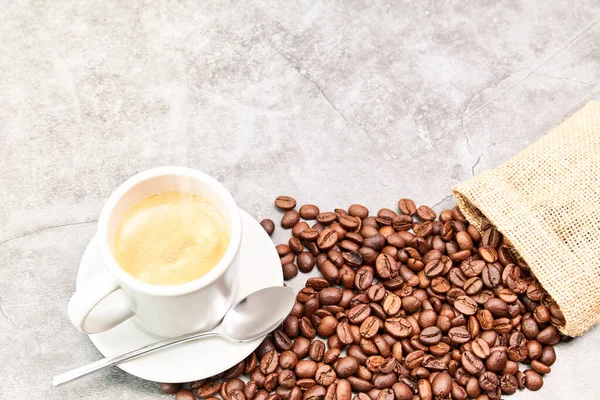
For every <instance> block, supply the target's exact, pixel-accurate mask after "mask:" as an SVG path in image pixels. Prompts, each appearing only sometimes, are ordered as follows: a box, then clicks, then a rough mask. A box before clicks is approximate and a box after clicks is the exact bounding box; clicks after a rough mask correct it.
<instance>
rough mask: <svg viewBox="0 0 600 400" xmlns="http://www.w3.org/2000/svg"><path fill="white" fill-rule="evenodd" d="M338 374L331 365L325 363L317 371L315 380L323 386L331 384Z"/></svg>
mask: <svg viewBox="0 0 600 400" xmlns="http://www.w3.org/2000/svg"><path fill="white" fill-rule="evenodd" d="M336 378H337V375H336V373H335V371H334V369H333V368H331V366H329V365H323V366H321V367H319V368H318V369H317V372H316V373H315V381H316V382H317V383H318V384H319V385H321V386H329V385H331V384H332V383H333V382H335V380H336Z"/></svg>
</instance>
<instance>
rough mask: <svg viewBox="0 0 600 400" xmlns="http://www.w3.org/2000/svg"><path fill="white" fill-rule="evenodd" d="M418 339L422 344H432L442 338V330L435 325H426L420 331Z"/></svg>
mask: <svg viewBox="0 0 600 400" xmlns="http://www.w3.org/2000/svg"><path fill="white" fill-rule="evenodd" d="M419 340H420V341H421V343H423V344H424V345H427V346H434V345H436V344H438V343H439V342H440V340H442V331H441V330H440V328H438V327H436V326H430V327H427V328H425V329H423V330H422V331H421V334H420V335H419Z"/></svg>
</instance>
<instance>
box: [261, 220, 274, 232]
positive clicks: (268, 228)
mask: <svg viewBox="0 0 600 400" xmlns="http://www.w3.org/2000/svg"><path fill="white" fill-rule="evenodd" d="M260 225H261V226H262V227H263V229H264V230H265V232H267V234H268V235H269V236H271V235H272V234H273V232H275V223H274V222H273V220H271V219H268V218H266V219H263V220H262V221H260Z"/></svg>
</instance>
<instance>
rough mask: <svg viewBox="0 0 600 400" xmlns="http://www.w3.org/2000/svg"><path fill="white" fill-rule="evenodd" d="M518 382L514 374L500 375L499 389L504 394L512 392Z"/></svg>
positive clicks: (515, 389) (514, 390)
mask: <svg viewBox="0 0 600 400" xmlns="http://www.w3.org/2000/svg"><path fill="white" fill-rule="evenodd" d="M517 388H518V383H517V378H515V377H514V375H502V377H501V378H500V389H501V390H502V393H504V394H513V393H515V392H516V391H517Z"/></svg>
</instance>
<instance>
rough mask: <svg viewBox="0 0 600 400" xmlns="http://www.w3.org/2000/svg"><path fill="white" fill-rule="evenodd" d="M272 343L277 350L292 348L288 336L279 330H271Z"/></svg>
mask: <svg viewBox="0 0 600 400" xmlns="http://www.w3.org/2000/svg"><path fill="white" fill-rule="evenodd" d="M273 343H274V344H275V348H276V349H277V350H278V351H286V350H290V349H291V348H292V341H291V340H290V338H289V336H288V335H286V334H285V333H284V332H282V331H281V330H276V331H275V332H273ZM278 362H279V361H278ZM242 371H243V369H242ZM240 374H241V372H240Z"/></svg>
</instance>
